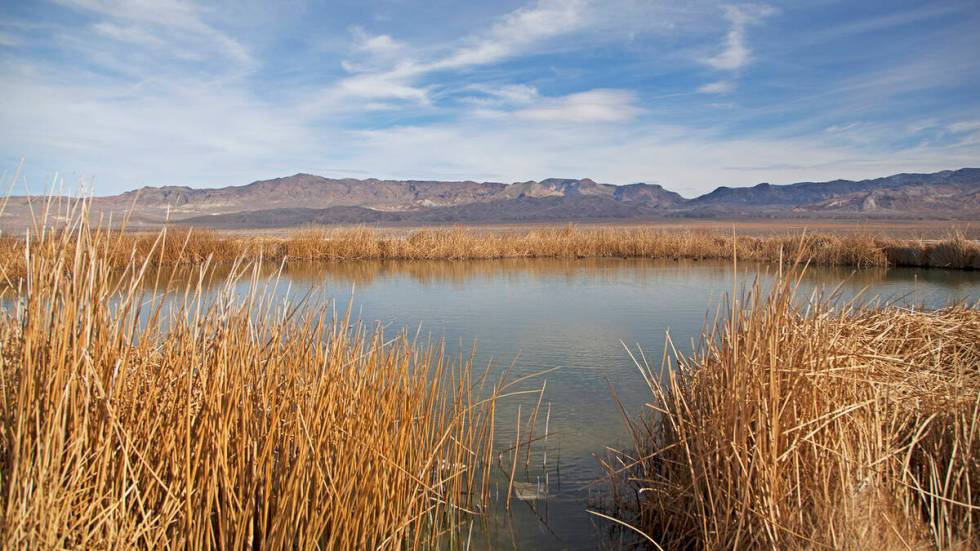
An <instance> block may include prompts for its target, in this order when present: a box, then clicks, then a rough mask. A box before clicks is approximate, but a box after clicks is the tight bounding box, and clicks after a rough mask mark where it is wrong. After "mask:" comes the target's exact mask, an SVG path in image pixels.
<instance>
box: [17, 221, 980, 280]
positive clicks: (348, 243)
mask: <svg viewBox="0 0 980 551" xmlns="http://www.w3.org/2000/svg"><path fill="white" fill-rule="evenodd" d="M94 239H95V240H96V241H97V242H98V247H99V248H100V250H99V254H100V258H102V259H104V261H105V262H106V263H107V264H108V265H110V266H113V267H116V268H125V267H127V266H130V265H132V264H133V263H142V262H143V261H148V262H149V263H150V264H151V265H158V266H171V265H176V264H200V263H202V262H204V261H206V260H208V259H211V260H212V261H216V262H220V261H227V262H230V261H233V260H236V259H241V258H247V259H260V258H261V259H264V260H281V259H287V260H358V259H382V260H385V259H391V260H394V259H404V260H426V259H449V260H463V259H493V258H593V257H619V258H630V257H646V258H661V259H680V258H693V259H730V258H731V257H732V251H733V245H737V249H738V254H739V257H740V258H742V259H744V260H751V261H758V262H779V261H781V260H782V261H787V260H788V259H792V258H795V257H796V255H797V253H798V252H800V251H801V250H805V251H806V254H807V259H808V260H809V261H810V262H811V263H813V264H818V265H826V266H855V267H865V268H867V267H883V266H919V267H937V268H952V269H980V243H978V242H976V241H973V240H970V239H966V238H965V237H963V236H961V235H956V234H953V235H951V236H950V237H948V238H947V239H941V240H934V241H921V240H900V239H891V238H884V237H877V236H872V235H836V234H829V233H823V234H812V235H776V236H768V237H750V236H736V237H733V236H732V235H726V234H722V233H711V232H672V231H663V230H655V229H649V228H642V227H632V228H631V227H621V228H617V227H606V228H584V227H577V226H571V225H568V226H563V227H556V228H545V229H534V230H524V231H507V232H504V231H497V232H488V231H481V230H475V229H466V228H462V227H456V228H450V229H435V230H415V231H411V232H409V233H407V234H398V233H394V232H387V231H382V230H375V229H371V228H366V227H360V228H349V229H316V228H314V229H306V230H298V231H296V232H294V233H292V234H291V235H289V236H287V237H282V238H276V237H254V236H248V237H241V236H233V235H228V234H220V233H216V232H213V231H209V230H188V229H183V230H180V229H178V230H171V231H169V232H166V233H152V234H146V233H133V234H118V233H113V232H99V235H98V236H96V237H94ZM65 246H66V247H69V248H74V247H75V246H76V243H74V242H70V241H69V242H66V243H65ZM24 253H25V241H24V240H23V239H19V238H14V237H6V238H2V239H0V267H2V268H3V273H2V274H0V275H2V276H3V277H5V278H7V279H8V280H9V281H10V282H11V283H13V282H14V281H15V280H16V278H17V277H20V276H22V275H23V274H24V269H25V266H24V258H25V254H24Z"/></svg>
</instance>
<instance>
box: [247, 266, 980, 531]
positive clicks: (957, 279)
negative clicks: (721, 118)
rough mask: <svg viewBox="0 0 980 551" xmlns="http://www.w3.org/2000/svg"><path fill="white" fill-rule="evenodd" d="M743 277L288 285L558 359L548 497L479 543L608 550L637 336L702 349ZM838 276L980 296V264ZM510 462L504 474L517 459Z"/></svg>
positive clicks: (496, 277) (289, 274)
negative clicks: (602, 499)
mask: <svg viewBox="0 0 980 551" xmlns="http://www.w3.org/2000/svg"><path fill="white" fill-rule="evenodd" d="M773 269H774V268H772V267H766V266H759V265H751V264H750V265H740V266H739V270H738V278H737V280H736V281H735V282H734V285H735V287H736V288H741V287H743V284H751V282H752V280H753V279H754V278H756V277H759V278H760V279H761V280H762V281H763V283H766V282H770V281H771V279H772V275H771V271H772V270H773ZM733 274H734V271H733V268H732V265H731V264H730V263H728V262H695V261H685V260H681V261H664V260H649V259H582V260H553V259H547V260H496V261H474V260H469V261H458V262H452V261H398V262H393V261H363V262H342V263H319V264H292V265H290V266H288V267H287V268H286V270H285V271H284V273H283V276H282V281H281V282H280V284H279V288H280V292H281V293H283V294H288V295H289V296H290V297H294V298H296V297H301V296H304V295H306V294H307V293H309V292H311V291H313V292H314V294H316V295H319V296H327V297H330V298H332V299H334V300H336V301H337V303H338V304H340V305H341V308H342V307H343V306H344V305H346V304H347V303H348V301H350V303H351V304H352V305H353V309H354V314H355V316H359V317H360V318H361V319H362V320H364V321H366V322H376V323H380V324H382V325H383V326H385V327H386V330H389V331H392V332H395V331H398V330H401V329H403V328H409V329H411V330H412V331H415V330H418V331H420V332H421V334H422V335H423V336H431V337H432V338H434V339H445V342H446V343H447V349H448V350H449V351H450V352H457V353H458V352H462V353H464V354H465V353H468V352H469V351H470V350H471V348H472V346H473V344H474V343H475V344H476V356H475V363H476V366H477V367H478V368H482V367H484V366H486V365H488V364H490V365H492V368H491V369H492V370H493V372H494V373H499V372H500V371H501V370H503V369H506V368H508V367H509V366H510V368H511V369H512V372H511V378H517V377H522V376H525V375H529V374H534V373H538V372H541V371H545V370H549V369H552V368H557V370H555V371H552V372H550V373H548V374H547V375H545V376H543V377H539V378H536V379H532V380H529V381H527V382H525V383H524V384H522V385H521V388H535V387H540V385H541V384H542V381H543V380H545V379H546V380H547V386H546V389H545V393H544V395H543V398H542V406H541V408H542V409H541V410H540V411H539V419H538V423H537V427H538V428H537V430H538V431H539V435H540V434H541V433H542V432H543V427H544V420H545V417H546V415H547V413H546V412H547V408H548V407H549V404H550V417H549V418H548V419H547V420H548V425H549V427H548V428H549V437H548V441H547V444H546V445H545V443H544V442H543V441H538V442H537V443H536V445H535V448H534V453H533V454H532V456H531V460H530V461H529V464H528V468H526V469H525V468H524V465H525V462H524V460H523V459H522V460H521V461H520V468H519V469H518V480H519V481H521V482H525V483H530V486H531V488H530V490H531V491H533V490H535V489H537V490H540V491H541V492H542V493H547V494H548V497H547V499H544V500H536V501H522V500H519V499H515V500H514V501H513V504H512V509H511V511H510V512H507V511H504V510H503V508H502V507H500V508H499V510H497V511H495V514H493V515H492V516H491V518H490V519H489V521H488V522H487V525H486V526H476V527H475V528H474V547H476V548H484V547H496V548H499V547H504V548H510V547H518V548H524V549H594V548H596V547H600V546H607V545H608V546H614V545H615V542H610V541H609V539H608V538H609V537H610V531H609V524H608V523H607V522H606V521H603V520H601V519H598V518H596V517H593V516H592V515H590V514H589V513H588V512H587V511H586V508H587V507H588V506H590V505H591V504H593V502H594V501H595V498H594V495H595V489H590V488H592V487H591V486H590V483H592V482H593V481H595V480H596V479H597V478H598V477H600V476H601V473H602V471H601V469H600V466H599V463H598V458H603V457H606V454H607V446H610V447H621V446H626V445H627V438H626V430H625V424H624V422H623V418H622V414H621V413H620V410H619V408H618V407H617V404H616V402H615V400H614V398H613V393H615V395H616V396H617V397H618V399H619V400H620V402H621V403H622V405H623V408H624V409H625V410H626V412H627V413H629V414H630V415H637V414H639V413H640V412H641V411H642V410H643V409H644V408H643V405H644V403H645V402H646V401H648V400H649V398H650V393H649V390H648V389H647V388H646V387H645V386H644V383H643V379H642V378H641V376H640V374H639V372H638V370H637V368H636V366H635V365H634V364H633V362H632V360H631V359H630V357H629V355H628V354H627V353H626V351H625V350H624V343H625V344H627V345H629V346H631V347H633V348H634V349H637V348H638V349H642V350H643V351H644V353H645V354H646V356H647V357H648V358H650V359H651V362H652V363H653V362H656V363H659V361H660V358H661V356H662V353H663V349H664V342H665V340H664V337H665V334H666V332H667V331H668V330H669V331H670V335H671V338H672V339H673V342H674V343H675V345H677V346H678V348H679V349H681V351H682V352H687V351H690V350H691V347H692V343H693V342H695V341H697V340H698V339H699V338H700V334H701V329H702V327H703V326H704V324H705V322H706V316H707V317H711V316H712V315H713V312H714V311H715V308H716V307H717V305H718V304H719V303H720V301H722V300H723V298H724V296H725V295H726V294H730V293H731V292H732V289H733ZM243 285H244V284H243ZM838 286H839V292H840V296H841V300H846V299H849V298H851V297H854V296H856V295H860V296H861V297H863V299H871V298H872V297H874V296H881V297H883V298H885V299H890V300H894V301H896V302H899V303H902V304H906V305H915V306H916V307H918V306H925V307H936V306H940V305H943V304H946V303H948V302H950V301H958V300H965V301H970V302H973V301H977V300H978V299H980V272H964V271H943V270H926V269H887V270H886V269H874V270H858V271H855V270H852V269H827V268H811V269H809V271H808V272H807V273H806V274H805V277H804V284H803V288H802V290H801V291H802V293H803V294H807V293H809V292H810V291H811V290H813V289H815V288H835V287H838ZM862 293H863V294H862ZM537 402H538V397H537V396H524V397H521V398H519V399H517V398H515V399H512V400H509V401H508V402H507V403H505V404H504V406H503V407H502V408H501V410H500V414H499V417H498V423H497V443H498V446H499V447H500V448H501V449H505V448H508V447H510V446H511V445H512V444H513V441H514V433H515V424H516V423H515V421H516V418H515V413H516V411H515V410H516V408H517V406H518V404H520V406H521V408H522V413H523V415H524V419H525V420H526V419H527V417H528V413H529V412H530V411H531V410H533V409H534V407H535V405H536V403H537ZM522 430H524V431H525V434H526V425H525V428H523V429H522ZM546 450H547V453H548V462H547V465H545V464H544V452H545V451H546ZM502 459H503V461H502V467H504V468H502V469H500V471H499V472H500V474H501V476H500V477H499V478H500V479H501V480H504V479H505V478H506V476H504V475H503V471H504V470H506V471H509V469H510V466H511V464H510V461H509V459H508V457H507V456H506V455H505V456H503V457H502ZM523 489H524V492H525V493H526V492H527V491H529V490H528V488H527V487H526V486H525V487H523ZM501 491H506V486H504V487H503V489H502V490H501Z"/></svg>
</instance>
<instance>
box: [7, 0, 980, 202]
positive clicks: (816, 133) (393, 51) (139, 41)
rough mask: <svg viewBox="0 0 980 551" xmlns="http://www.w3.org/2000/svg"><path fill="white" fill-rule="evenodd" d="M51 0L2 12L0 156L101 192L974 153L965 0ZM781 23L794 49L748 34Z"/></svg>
mask: <svg viewBox="0 0 980 551" xmlns="http://www.w3.org/2000/svg"><path fill="white" fill-rule="evenodd" d="M735 1H737V0H735ZM53 2H54V3H55V4H56V5H55V6H52V5H51V4H42V3H23V5H17V6H16V8H17V9H16V10H14V9H11V10H10V11H11V14H10V16H9V17H4V18H3V20H0V74H3V75H4V79H3V94H4V95H3V101H0V128H3V129H4V132H2V133H0V158H2V159H5V160H8V161H9V160H10V159H17V158H19V157H20V156H22V155H25V156H27V158H28V166H29V167H30V166H41V167H43V168H44V169H45V170H47V169H50V170H68V171H77V172H85V173H87V174H96V175H97V176H98V180H97V181H99V182H100V184H99V188H98V191H99V192H100V193H108V192H115V191H121V190H123V189H127V188H131V187H134V186H137V185H142V184H151V185H158V184H187V185H196V186H201V185H204V186H212V185H228V184H238V183H242V182H247V181H251V180H254V179H256V178H262V177H266V176H270V177H271V176H279V175H282V174H288V173H294V172H299V171H304V172H322V173H324V174H328V175H333V176H343V175H347V174H361V175H371V176H379V177H396V178H412V177H429V178H459V177H474V178H476V177H479V178H486V179H496V180H504V181H509V180H517V179H527V178H536V177H545V176H549V175H559V176H560V175H578V176H591V177H594V178H598V179H602V180H604V181H609V182H613V183H624V182H632V181H640V180H647V181H652V180H657V181H662V182H664V184H665V185H667V186H668V187H671V188H674V189H678V190H680V191H683V192H686V193H688V194H696V193H698V192H701V191H705V189H706V188H708V187H713V186H715V185H722V184H726V185H731V184H742V183H753V182H754V181H772V182H780V181H782V182H785V181H793V180H803V179H809V180H813V179H821V178H824V177H831V178H832V177H838V176H839V177H863V176H874V175H881V174H885V173H890V172H897V171H902V170H909V171H926V170H930V169H933V168H951V167H956V166H962V165H970V164H976V159H977V158H980V149H978V147H980V146H978V144H980V129H978V128H976V126H975V124H976V121H977V120H980V100H978V99H977V98H976V95H975V94H974V93H973V91H974V90H976V89H977V86H978V85H980V61H978V58H977V56H976V55H975V54H974V53H973V52H976V51H978V50H977V48H978V47H980V38H978V35H977V34H976V33H974V32H973V29H975V28H976V26H977V24H978V23H980V10H975V9H971V4H970V3H969V2H958V1H955V0H954V1H952V2H951V3H950V4H948V5H949V6H952V8H950V9H945V6H947V4H942V6H941V7H939V8H936V9H933V8H932V6H931V4H930V6H929V7H922V8H915V9H914V10H913V11H914V13H904V14H903V15H901V16H894V17H893V16H891V15H890V13H891V10H890V9H886V8H885V7H882V6H869V7H866V9H864V10H863V13H865V14H866V17H867V19H866V20H862V21H863V22H862V21H858V22H855V23H853V24H849V21H852V18H851V16H849V15H847V10H848V9H850V6H849V4H848V3H847V2H846V1H845V0H827V2H823V3H821V5H820V7H814V6H813V5H812V4H809V3H802V2H794V3H785V4H781V7H780V8H779V11H780V14H782V15H784V16H781V17H778V18H777V17H775V16H774V14H775V13H776V10H775V9H774V8H771V7H769V6H765V5H758V4H742V3H738V4H733V5H729V6H727V7H725V6H719V5H717V4H716V3H713V2H711V1H710V0H691V2H685V3H661V2H648V1H643V0H603V1H600V0H570V1H559V0H523V2H524V5H518V6H516V7H515V6H511V8H508V9H509V11H502V10H501V8H500V7H499V5H497V4H494V3H463V4H458V5H457V6H456V7H455V8H454V9H453V10H452V11H446V10H445V9H443V8H433V7H431V4H427V3H425V2H422V0H404V1H399V2H384V3H381V4H370V3H368V4H365V5H363V6H362V5H358V6H357V8H356V9H355V8H352V7H351V6H350V5H349V4H348V3H332V4H330V5H329V6H326V5H323V4H321V3H315V2H314V3H310V2H307V1H306V0H294V2H293V4H292V6H293V7H295V8H297V9H296V10H295V11H294V10H292V9H290V8H289V7H288V6H285V7H284V5H283V4H281V3H276V4H275V5H274V6H273V7H268V6H265V4H262V3H246V4H241V5H236V6H235V9H233V10H228V9H225V10H222V9H221V8H220V6H223V5H225V4H224V3H223V2H222V3H217V4H214V3H212V4H205V3H203V0H202V1H198V0H159V1H156V0H130V1H123V0H53ZM297 5H298V7H297ZM259 6H265V7H259ZM963 6H966V7H963ZM371 11H376V12H377V11H381V12H384V13H385V14H387V16H386V17H378V16H377V15H378V14H377V13H366V12H371ZM6 15H7V14H5V16H6ZM763 25H765V27H763ZM905 25H916V27H915V30H916V32H915V33H907V32H905V29H904V27H903V26H905ZM770 27H772V32H764V31H768V30H769V28H770ZM871 31H874V32H875V33H879V32H880V33H882V36H877V35H876V36H873V37H871V36H870V35H868V33H869V32H871ZM821 32H824V33H831V34H832V33H834V32H837V33H845V34H846V35H847V36H848V37H854V38H855V39H856V40H857V39H860V40H862V41H864V42H863V43H862V44H863V46H862V48H861V49H860V51H856V48H855V47H854V45H853V44H851V43H850V42H847V41H843V42H847V43H838V42H835V41H834V40H826V41H824V42H821V43H819V44H818V45H814V44H813V42H812V40H813V39H814V37H815V36H816V37H817V38H820V37H821V36H823V35H820V33H821ZM888 33H892V34H888ZM776 34H778V35H780V36H791V37H793V40H792V42H793V44H794V48H795V49H794V50H792V51H788V49H787V48H783V47H782V46H783V45H782V44H780V47H779V48H771V47H770V48H766V47H764V43H763V42H762V41H763V40H764V38H765V37H766V36H773V35H776ZM865 35H868V36H865ZM824 38H825V37H824ZM872 39H873V40H872ZM808 41H809V42H808ZM807 44H809V45H807ZM763 52H764V53H763ZM749 68H751V69H752V70H751V71H749V70H748V69H749ZM855 121H859V124H855ZM11 162H12V161H11ZM733 167H736V168H737V170H736V168H733Z"/></svg>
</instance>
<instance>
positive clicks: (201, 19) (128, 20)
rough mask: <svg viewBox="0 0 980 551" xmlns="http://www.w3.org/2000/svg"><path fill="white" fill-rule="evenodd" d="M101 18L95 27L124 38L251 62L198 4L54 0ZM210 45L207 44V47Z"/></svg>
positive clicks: (244, 50) (154, 0)
mask: <svg viewBox="0 0 980 551" xmlns="http://www.w3.org/2000/svg"><path fill="white" fill-rule="evenodd" d="M55 1H56V2H57V3H59V4H61V5H63V6H66V7H69V8H73V9H76V10H81V11H85V12H88V13H91V14H94V15H96V16H99V17H102V18H104V20H103V21H101V22H99V23H97V24H96V25H95V29H96V31H98V32H100V33H102V34H104V35H106V36H108V37H109V38H113V39H116V40H121V41H124V42H130V43H138V44H142V45H144V46H154V47H161V46H162V45H164V44H167V45H169V46H171V47H173V48H175V49H178V50H182V49H186V48H187V47H188V46H191V47H193V46H205V47H204V48H201V49H202V50H204V51H207V49H211V50H214V51H216V52H218V53H219V54H220V55H223V56H224V57H225V58H226V59H229V60H231V61H234V62H236V63H238V64H241V65H246V66H248V65H251V64H252V63H253V62H254V59H253V57H252V55H251V53H250V52H249V51H248V49H247V48H246V47H245V46H244V45H243V44H242V43H241V42H239V41H238V40H236V39H234V38H232V37H231V36H229V35H228V34H226V33H224V32H222V31H220V30H219V29H217V28H215V27H214V26H213V25H211V24H209V23H208V22H206V20H205V12H204V10H203V9H201V8H200V7H199V6H198V5H196V4H193V3H191V2H188V1H184V0H135V1H128V0H55ZM208 47H210V48H208Z"/></svg>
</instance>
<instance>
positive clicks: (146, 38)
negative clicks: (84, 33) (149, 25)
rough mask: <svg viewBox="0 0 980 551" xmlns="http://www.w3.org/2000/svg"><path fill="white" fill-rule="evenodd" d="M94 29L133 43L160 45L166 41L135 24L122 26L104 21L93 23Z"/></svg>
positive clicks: (110, 36)
mask: <svg viewBox="0 0 980 551" xmlns="http://www.w3.org/2000/svg"><path fill="white" fill-rule="evenodd" d="M92 29H93V30H95V32H97V33H99V34H101V35H103V36H106V37H108V38H111V39H113V40H118V41H120V42H129V43H132V44H140V45H143V46H150V47H160V46H163V45H164V41H163V40H161V39H160V38H158V37H157V36H156V35H154V34H153V33H150V32H148V31H147V30H146V29H144V28H141V27H138V26H135V25H128V26H121V25H116V24H114V23H109V22H107V21H103V22H101V23H96V24H95V25H93V26H92Z"/></svg>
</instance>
